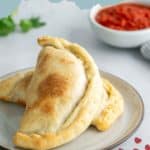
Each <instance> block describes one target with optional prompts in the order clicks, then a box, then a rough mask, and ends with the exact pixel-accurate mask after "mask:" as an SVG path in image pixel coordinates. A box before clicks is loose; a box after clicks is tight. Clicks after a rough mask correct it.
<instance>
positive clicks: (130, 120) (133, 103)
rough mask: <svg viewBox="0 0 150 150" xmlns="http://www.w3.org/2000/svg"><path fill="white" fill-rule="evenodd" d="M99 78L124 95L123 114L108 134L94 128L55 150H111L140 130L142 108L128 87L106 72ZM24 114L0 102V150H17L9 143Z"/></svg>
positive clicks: (137, 98) (137, 96) (142, 105)
mask: <svg viewBox="0 0 150 150" xmlns="http://www.w3.org/2000/svg"><path fill="white" fill-rule="evenodd" d="M25 70H27V69H25ZM21 71H23V70H21ZM17 72H18V71H17ZM15 73H16V72H15ZM13 74H14V73H10V74H9V75H7V76H10V75H13ZM101 74H102V76H103V77H105V78H106V79H108V80H109V81H110V82H111V83H112V84H113V85H114V86H115V87H116V88H117V89H118V90H119V91H120V92H121V94H122V95H123V97H124V103H125V111H124V114H123V115H122V116H121V117H120V118H119V119H118V120H117V121H116V122H115V123H114V125H113V126H112V127H111V128H110V129H109V130H108V131H106V132H98V131H97V130H96V129H95V128H92V127H90V128H89V129H88V130H87V131H86V132H85V133H83V134H82V135H81V136H80V137H78V138H77V139H75V140H74V141H72V142H70V143H68V144H65V145H63V146H61V147H58V148H57V150H68V149H69V150H81V149H86V150H95V149H111V148H113V147H115V146H117V145H119V144H121V143H122V142H124V141H125V140H127V139H128V138H129V137H130V135H131V134H132V133H133V132H134V131H135V130H136V129H137V128H138V127H139V125H140V123H141V121H142V119H143V116H144V104H143V101H142V98H141V96H140V95H139V94H138V92H137V91H136V90H135V89H134V88H133V87H132V86H131V85H130V84H128V83H127V82H125V81H123V80H122V79H120V78H118V77H116V76H114V75H112V74H109V73H106V72H101ZM4 77H6V76H4ZM23 111H24V108H22V107H21V106H18V105H15V104H11V103H9V104H8V103H4V102H0V119H1V121H0V145H1V146H3V147H5V148H8V149H11V150H16V149H15V148H14V147H13V144H12V142H11V140H12V136H13V135H14V133H15V131H16V130H17V128H18V125H19V120H20V117H21V116H22V113H23ZM0 149H1V147H0Z"/></svg>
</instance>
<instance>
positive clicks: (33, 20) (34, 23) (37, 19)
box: [30, 17, 45, 28]
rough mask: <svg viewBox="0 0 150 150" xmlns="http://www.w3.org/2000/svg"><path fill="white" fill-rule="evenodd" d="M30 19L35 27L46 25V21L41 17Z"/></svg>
mask: <svg viewBox="0 0 150 150" xmlns="http://www.w3.org/2000/svg"><path fill="white" fill-rule="evenodd" d="M30 21H31V23H32V27H34V28H38V27H41V26H44V25H45V22H42V21H40V17H32V18H30Z"/></svg>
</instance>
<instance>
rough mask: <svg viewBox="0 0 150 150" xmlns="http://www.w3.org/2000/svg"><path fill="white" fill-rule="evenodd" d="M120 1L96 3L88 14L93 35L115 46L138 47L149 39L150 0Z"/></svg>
mask: <svg viewBox="0 0 150 150" xmlns="http://www.w3.org/2000/svg"><path fill="white" fill-rule="evenodd" d="M146 2H147V3H145V2H144V1H130V2H122V3H119V4H116V5H112V6H105V7H102V6H101V5H99V4H97V5H96V6H94V7H93V8H92V9H91V11H90V15H89V19H90V24H91V26H92V29H93V31H94V32H95V35H96V36H97V37H98V39H100V40H101V41H103V42H105V43H107V44H109V45H111V46H115V47H121V48H132V47H138V46H140V45H142V44H143V43H145V42H147V41H149V40H150V1H149V2H148V1H146Z"/></svg>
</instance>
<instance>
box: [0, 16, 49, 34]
mask: <svg viewBox="0 0 150 150" xmlns="http://www.w3.org/2000/svg"><path fill="white" fill-rule="evenodd" d="M45 24H46V23H45V22H42V21H41V20H40V17H31V18H29V19H21V20H20V22H19V27H20V30H21V31H22V32H28V31H30V30H31V29H33V28H39V27H42V26H44V25H45ZM16 27H17V24H15V22H14V20H13V18H12V17H11V16H8V17H6V18H2V19H0V36H6V35H9V34H10V33H11V32H14V31H15V29H16Z"/></svg>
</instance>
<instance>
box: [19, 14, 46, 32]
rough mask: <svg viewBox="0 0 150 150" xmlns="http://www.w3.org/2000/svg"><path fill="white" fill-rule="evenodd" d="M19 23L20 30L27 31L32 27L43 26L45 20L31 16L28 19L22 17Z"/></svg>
mask: <svg viewBox="0 0 150 150" xmlns="http://www.w3.org/2000/svg"><path fill="white" fill-rule="evenodd" d="M19 25H20V28H21V31H22V32H28V31H29V30H31V29H32V28H39V27H41V26H44V25H45V22H42V21H40V18H39V17H32V18H30V19H22V20H21V21H20V24H19Z"/></svg>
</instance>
